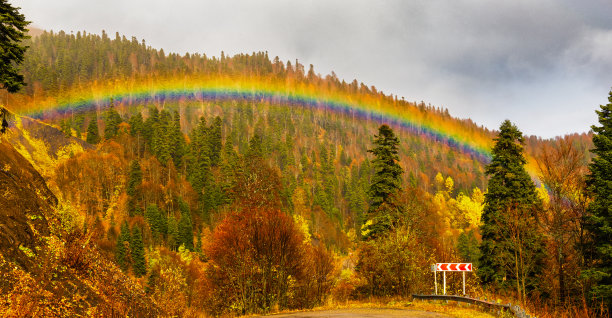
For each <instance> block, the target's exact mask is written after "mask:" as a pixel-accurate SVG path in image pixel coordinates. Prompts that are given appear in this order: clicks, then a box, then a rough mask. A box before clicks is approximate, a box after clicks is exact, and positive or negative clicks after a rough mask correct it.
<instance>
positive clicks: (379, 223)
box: [360, 125, 404, 240]
mask: <svg viewBox="0 0 612 318" xmlns="http://www.w3.org/2000/svg"><path fill="white" fill-rule="evenodd" d="M374 144H375V145H376V147H374V149H371V150H368V152H371V153H373V154H374V156H375V158H374V160H373V161H372V163H373V166H374V176H373V177H372V180H371V182H370V188H369V189H368V197H369V201H370V208H369V210H368V213H367V214H368V215H367V216H366V217H364V218H363V219H364V220H363V221H364V222H365V223H364V224H363V225H362V227H361V233H360V234H361V238H362V239H364V240H368V239H372V238H375V237H377V236H379V235H381V234H383V233H384V232H386V231H387V230H388V229H389V228H390V227H391V225H392V223H393V222H394V220H393V219H392V216H391V213H390V212H391V211H390V209H389V208H392V207H393V206H394V204H393V202H394V200H393V195H394V194H395V193H397V191H398V190H399V189H400V188H401V176H402V173H403V172H404V170H403V169H402V167H401V166H400V165H399V163H398V161H399V155H398V149H397V146H398V145H399V139H398V138H397V137H396V136H395V133H394V132H393V130H392V129H391V127H389V126H387V125H381V126H380V127H379V128H378V135H374Z"/></svg>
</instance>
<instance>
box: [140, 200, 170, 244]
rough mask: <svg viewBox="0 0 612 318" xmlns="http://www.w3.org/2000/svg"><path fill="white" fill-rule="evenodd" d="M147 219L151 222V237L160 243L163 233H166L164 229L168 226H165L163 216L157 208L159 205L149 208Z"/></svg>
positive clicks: (152, 205)
mask: <svg viewBox="0 0 612 318" xmlns="http://www.w3.org/2000/svg"><path fill="white" fill-rule="evenodd" d="M145 217H146V218H147V221H148V222H149V227H150V228H151V235H152V236H153V238H154V240H155V241H159V239H160V238H161V237H162V233H164V232H165V229H164V228H165V227H166V226H167V224H164V223H165V222H164V221H163V220H162V215H161V213H160V211H159V208H158V207H157V204H151V205H149V206H147V209H146V211H145Z"/></svg>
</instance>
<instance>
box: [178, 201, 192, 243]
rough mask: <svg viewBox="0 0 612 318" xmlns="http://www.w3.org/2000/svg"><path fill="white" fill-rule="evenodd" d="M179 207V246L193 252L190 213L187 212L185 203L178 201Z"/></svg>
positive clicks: (187, 208)
mask: <svg viewBox="0 0 612 318" xmlns="http://www.w3.org/2000/svg"><path fill="white" fill-rule="evenodd" d="M179 207H180V210H181V219H180V221H179V224H178V236H179V239H178V241H179V245H181V244H183V245H184V246H185V248H187V249H189V250H190V251H193V250H194V247H193V225H192V223H191V211H190V210H189V206H188V205H187V203H186V202H185V201H183V200H180V201H179Z"/></svg>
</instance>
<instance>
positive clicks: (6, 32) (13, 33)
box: [0, 1, 30, 93]
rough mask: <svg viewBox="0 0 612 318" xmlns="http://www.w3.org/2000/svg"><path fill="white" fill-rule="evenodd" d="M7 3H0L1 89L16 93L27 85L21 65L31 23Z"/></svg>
mask: <svg viewBox="0 0 612 318" xmlns="http://www.w3.org/2000/svg"><path fill="white" fill-rule="evenodd" d="M18 9H19V8H16V7H13V6H12V5H10V4H9V3H8V2H7V1H0V17H1V18H0V21H2V23H1V24H0V25H1V26H2V27H1V30H2V36H0V88H4V89H6V90H7V91H8V92H10V93H15V92H17V91H19V89H20V88H21V87H22V86H23V85H25V83H24V80H23V75H21V74H19V71H20V70H19V64H21V63H22V62H23V59H24V54H25V51H26V49H27V48H28V47H27V46H25V45H23V40H26V39H29V38H30V37H29V36H28V29H26V27H27V26H28V24H30V22H28V21H26V20H25V16H24V15H23V14H21V13H19V11H18Z"/></svg>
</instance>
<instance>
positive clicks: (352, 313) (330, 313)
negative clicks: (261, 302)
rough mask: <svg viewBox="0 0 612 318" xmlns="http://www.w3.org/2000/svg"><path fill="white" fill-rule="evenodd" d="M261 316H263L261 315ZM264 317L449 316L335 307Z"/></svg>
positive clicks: (361, 317)
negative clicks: (333, 308) (334, 308)
mask: <svg viewBox="0 0 612 318" xmlns="http://www.w3.org/2000/svg"><path fill="white" fill-rule="evenodd" d="M262 317H263V316H262ZM265 317H272V318H290V317H291V318H346V317H354V318H383V317H410V318H443V317H451V316H448V315H445V314H441V313H436V312H428V311H419V310H410V309H390V308H380V309H378V308H355V309H336V310H323V311H310V312H296V313H291V314H276V315H269V316H265Z"/></svg>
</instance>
